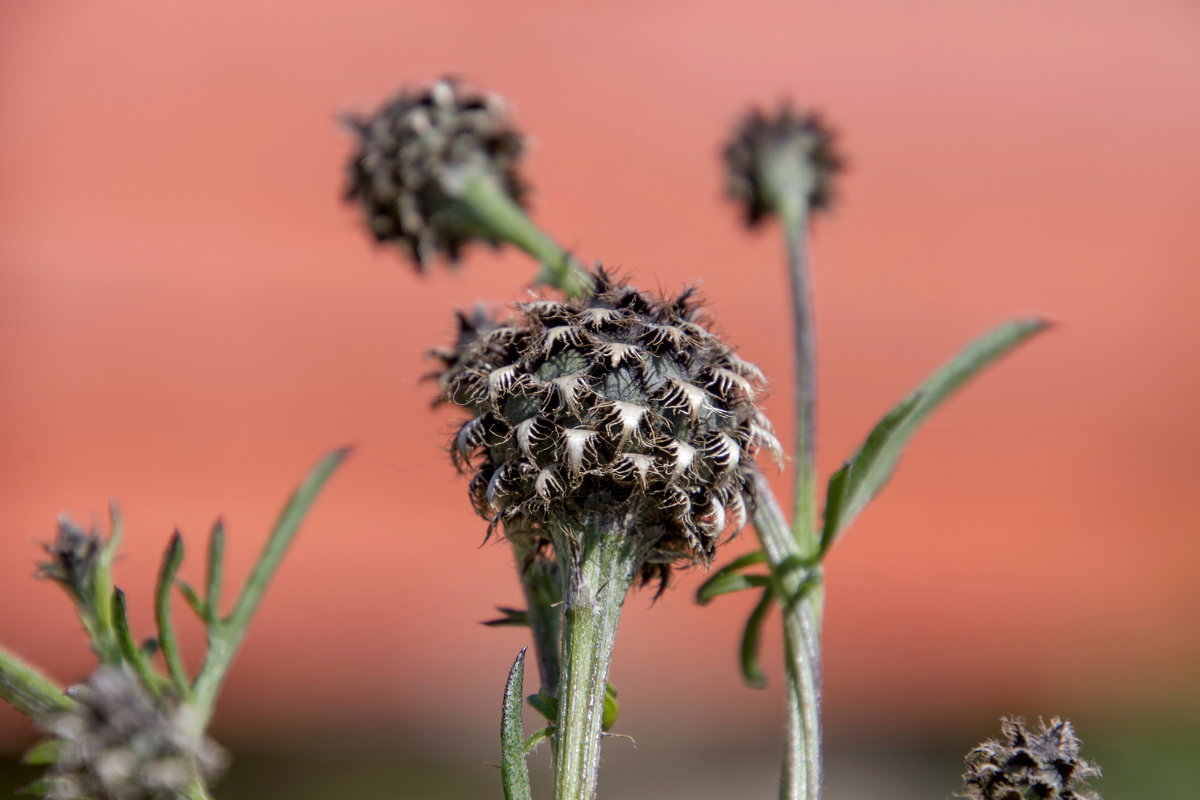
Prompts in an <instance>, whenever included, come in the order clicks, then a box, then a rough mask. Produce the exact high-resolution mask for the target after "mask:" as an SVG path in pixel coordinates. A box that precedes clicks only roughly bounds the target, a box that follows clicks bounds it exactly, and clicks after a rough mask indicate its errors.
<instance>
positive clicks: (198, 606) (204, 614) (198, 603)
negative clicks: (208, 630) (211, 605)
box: [175, 581, 208, 622]
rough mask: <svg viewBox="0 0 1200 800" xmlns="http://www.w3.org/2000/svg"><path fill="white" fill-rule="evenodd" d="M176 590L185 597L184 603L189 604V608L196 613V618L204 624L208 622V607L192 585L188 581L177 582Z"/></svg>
mask: <svg viewBox="0 0 1200 800" xmlns="http://www.w3.org/2000/svg"><path fill="white" fill-rule="evenodd" d="M175 588H176V589H178V590H179V593H180V594H181V595H183V599H184V601H185V602H186V603H187V604H188V608H190V609H192V611H194V612H195V613H196V616H197V617H199V618H200V619H201V621H203V622H207V621H208V606H207V605H206V604H205V602H204V601H203V600H201V599H200V595H198V594H196V590H195V589H193V588H192V587H191V584H189V583H187V582H186V581H175Z"/></svg>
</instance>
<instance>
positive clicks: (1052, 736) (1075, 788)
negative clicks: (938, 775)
mask: <svg viewBox="0 0 1200 800" xmlns="http://www.w3.org/2000/svg"><path fill="white" fill-rule="evenodd" d="M1000 729H1001V731H1002V732H1003V736H1001V738H999V739H991V740H989V741H986V742H984V743H983V744H981V745H979V746H978V747H976V748H975V749H974V750H972V751H971V752H970V753H968V754H967V772H966V774H964V775H963V792H964V796H965V797H966V798H969V800H1099V797H1098V795H1096V794H1093V793H1091V792H1087V791H1084V787H1083V785H1082V784H1083V783H1084V782H1086V781H1087V780H1088V779H1089V778H1092V777H1095V776H1097V775H1099V774H1100V770H1099V768H1097V767H1096V766H1094V765H1092V764H1089V763H1088V762H1087V761H1084V760H1083V759H1082V758H1080V757H1079V739H1078V738H1077V737H1076V736H1075V730H1074V728H1072V727H1071V723H1070V722H1065V721H1063V720H1060V719H1057V718H1056V719H1052V720H1050V724H1049V725H1047V724H1046V723H1039V729H1038V730H1037V731H1030V730H1029V729H1028V728H1027V727H1026V726H1025V720H1023V719H1019V718H1016V717H1005V718H1004V719H1002V720H1001V721H1000Z"/></svg>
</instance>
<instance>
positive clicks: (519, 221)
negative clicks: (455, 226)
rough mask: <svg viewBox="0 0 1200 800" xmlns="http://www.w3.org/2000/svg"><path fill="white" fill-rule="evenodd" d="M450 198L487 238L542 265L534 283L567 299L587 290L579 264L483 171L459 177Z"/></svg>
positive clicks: (587, 282)
mask: <svg viewBox="0 0 1200 800" xmlns="http://www.w3.org/2000/svg"><path fill="white" fill-rule="evenodd" d="M452 195H453V197H454V198H455V200H457V201H458V202H459V203H461V204H462V205H463V206H465V208H466V210H467V212H468V213H469V215H470V216H471V217H472V219H473V221H474V222H475V223H476V224H477V225H479V226H480V228H481V229H482V230H483V231H484V232H485V233H486V234H487V235H488V236H490V237H491V238H493V239H496V240H497V241H502V242H508V243H509V244H512V245H514V246H516V247H519V248H520V249H521V250H524V251H525V252H526V253H528V254H529V255H531V256H533V257H534V258H535V259H537V261H538V262H539V263H540V264H541V265H542V270H541V272H540V273H539V275H538V277H537V283H539V284H544V285H547V286H553V287H555V288H557V289H560V290H562V292H563V293H564V294H565V295H567V296H568V297H581V296H583V295H586V294H587V293H588V292H590V291H591V289H592V279H591V277H590V276H589V275H588V273H587V270H585V269H584V268H583V265H582V264H580V263H579V261H578V260H577V259H576V258H575V257H574V256H572V255H571V254H570V253H568V252H567V251H566V250H564V249H563V248H562V247H560V246H559V245H558V243H557V242H555V241H554V240H553V239H552V238H550V236H548V235H547V234H546V233H545V232H544V231H543V230H542V229H541V228H539V227H538V226H537V225H535V224H534V223H533V220H531V219H529V217H528V216H527V215H526V214H525V211H524V210H523V209H522V208H521V207H520V206H519V205H517V204H516V202H514V201H513V199H512V198H511V197H509V195H508V193H507V192H505V191H504V190H503V189H502V188H501V187H500V185H499V184H498V183H497V182H496V179H495V177H494V176H492V175H491V173H489V172H488V171H487V170H483V169H472V170H470V171H469V172H468V173H466V174H464V175H462V176H460V180H456V181H455V189H454V191H453V192H452Z"/></svg>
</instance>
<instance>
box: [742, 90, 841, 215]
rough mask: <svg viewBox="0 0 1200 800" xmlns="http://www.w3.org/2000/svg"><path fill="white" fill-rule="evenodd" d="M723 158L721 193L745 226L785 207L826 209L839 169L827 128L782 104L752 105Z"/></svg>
mask: <svg viewBox="0 0 1200 800" xmlns="http://www.w3.org/2000/svg"><path fill="white" fill-rule="evenodd" d="M724 157H725V180H726V191H727V193H728V195H729V197H730V198H731V199H733V200H734V202H736V203H737V204H738V205H740V206H741V207H742V208H743V209H744V211H745V215H746V224H747V225H749V226H751V227H753V226H755V225H758V224H759V223H760V222H762V221H763V219H765V218H766V217H768V216H770V215H771V214H779V213H783V211H784V210H785V207H786V206H789V205H796V204H799V205H802V206H804V207H805V208H806V209H807V212H808V213H811V212H816V211H827V210H829V209H830V208H831V207H832V205H833V201H834V187H833V183H834V176H835V175H836V174H837V173H838V172H839V171H841V169H842V167H843V161H842V159H841V157H840V156H839V155H838V153H837V150H836V148H835V146H834V135H833V132H832V131H831V130H830V129H829V127H828V126H826V125H825V123H824V122H823V121H822V120H821V119H820V117H818V116H817V115H816V114H811V113H798V112H796V111H794V110H793V109H792V107H791V106H790V105H788V104H784V105H782V106H780V108H779V110H778V111H777V112H776V113H775V114H773V115H772V114H764V113H763V112H762V111H760V110H757V109H755V110H754V111H751V112H750V113H748V114H746V115H745V116H744V117H743V118H742V119H741V121H740V122H739V123H738V125H737V128H736V129H735V131H734V134H733V137H732V138H731V139H730V141H729V143H728V144H726V145H725V149H724Z"/></svg>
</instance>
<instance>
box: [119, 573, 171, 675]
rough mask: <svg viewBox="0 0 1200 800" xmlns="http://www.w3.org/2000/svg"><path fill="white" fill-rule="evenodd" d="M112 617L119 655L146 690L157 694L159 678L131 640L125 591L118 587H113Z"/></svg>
mask: <svg viewBox="0 0 1200 800" xmlns="http://www.w3.org/2000/svg"><path fill="white" fill-rule="evenodd" d="M112 617H113V629H114V631H115V632H116V635H117V644H118V645H120V648H121V656H122V657H123V658H124V660H125V663H126V664H128V665H129V666H130V667H132V668H133V671H134V672H135V673H137V676H138V678H139V679H140V680H141V682H142V685H143V686H145V687H146V690H147V691H149V692H150V693H151V694H154V695H156V696H157V695H159V694H160V692H159V684H160V682H161V678H160V677H159V676H158V675H156V674H154V670H153V668H152V667H151V666H150V664H149V662H148V661H147V660H146V657H145V655H144V654H143V653H142V650H141V648H140V647H138V646H137V643H136V642H134V640H133V634H132V633H131V632H130V630H129V615H128V613H127V611H126V608H125V593H124V592H123V591H121V590H120V589H113V595H112Z"/></svg>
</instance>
